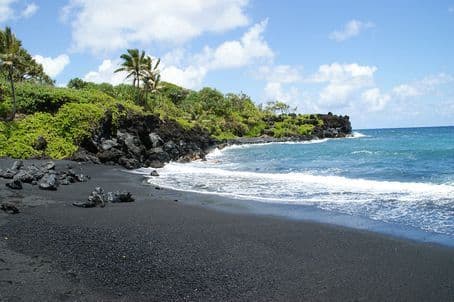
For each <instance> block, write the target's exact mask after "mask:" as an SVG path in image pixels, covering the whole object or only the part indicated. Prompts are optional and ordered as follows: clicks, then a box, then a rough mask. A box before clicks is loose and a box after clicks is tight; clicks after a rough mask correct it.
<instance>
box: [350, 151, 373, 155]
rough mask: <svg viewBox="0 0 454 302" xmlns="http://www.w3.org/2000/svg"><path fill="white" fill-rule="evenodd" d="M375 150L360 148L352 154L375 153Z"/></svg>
mask: <svg viewBox="0 0 454 302" xmlns="http://www.w3.org/2000/svg"><path fill="white" fill-rule="evenodd" d="M374 153H375V152H373V151H369V150H358V151H353V152H352V153H351V154H374Z"/></svg>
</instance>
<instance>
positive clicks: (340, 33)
mask: <svg viewBox="0 0 454 302" xmlns="http://www.w3.org/2000/svg"><path fill="white" fill-rule="evenodd" d="M374 26H375V25H374V24H373V23H372V22H362V21H358V20H350V21H348V22H347V23H346V24H345V25H344V27H343V28H342V29H341V30H336V31H333V32H332V33H330V34H329V38H330V39H331V40H334V41H337V42H343V41H345V40H348V39H350V38H353V37H355V36H357V35H359V34H360V33H361V32H363V31H365V30H367V29H369V28H372V27H374Z"/></svg>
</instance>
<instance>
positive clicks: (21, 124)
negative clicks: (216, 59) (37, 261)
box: [0, 28, 322, 158]
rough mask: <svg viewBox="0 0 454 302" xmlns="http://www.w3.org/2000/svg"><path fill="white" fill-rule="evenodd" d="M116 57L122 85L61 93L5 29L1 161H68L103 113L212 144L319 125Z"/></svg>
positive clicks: (137, 56)
mask: <svg viewBox="0 0 454 302" xmlns="http://www.w3.org/2000/svg"><path fill="white" fill-rule="evenodd" d="M121 59H122V63H121V65H120V66H119V68H118V69H117V70H116V72H123V73H124V74H125V80H126V81H127V82H129V81H130V83H128V84H120V85H111V84H108V83H101V84H98V83H92V82H87V81H84V80H83V79H80V78H74V79H72V80H70V81H69V82H68V84H67V87H55V86H54V84H53V81H52V80H51V79H50V78H49V77H48V76H47V75H46V74H45V73H44V71H43V67H42V66H41V65H40V64H38V63H37V62H36V61H35V60H33V58H32V57H31V56H30V55H29V54H28V52H27V51H26V50H25V49H23V48H22V46H21V42H20V41H19V40H18V39H17V38H16V37H15V36H14V34H13V33H12V31H11V29H9V28H6V29H5V30H4V31H0V60H1V61H0V63H1V65H0V71H1V73H0V157H1V156H11V157H16V158H30V157H36V156H49V157H52V158H66V157H69V156H71V155H72V154H73V153H74V152H75V151H76V150H77V148H78V144H79V143H80V142H81V141H82V140H83V139H85V138H87V137H90V136H91V135H92V133H93V130H94V129H95V128H96V127H98V126H99V124H100V122H101V120H102V119H103V118H104V116H105V115H106V112H107V111H109V112H110V113H112V115H113V122H114V125H113V126H114V127H115V124H116V123H118V121H119V120H121V118H122V117H123V116H124V115H126V114H131V113H133V114H140V115H148V114H152V115H158V116H159V117H160V118H161V119H171V120H175V121H177V122H178V123H179V124H180V125H181V126H183V127H184V128H187V129H190V128H194V127H200V128H203V129H205V130H207V131H209V133H210V134H211V135H212V136H213V137H215V138H216V139H218V140H224V139H232V138H236V137H257V136H262V135H268V136H274V137H287V136H303V135H310V134H311V133H312V131H313V129H314V127H316V126H320V125H321V124H322V121H321V119H319V118H318V117H317V115H302V114H296V113H295V111H296V108H295V109H291V108H290V106H289V105H287V104H285V103H283V102H279V101H275V102H270V103H267V104H266V105H265V106H261V105H260V106H257V105H256V103H255V102H254V101H253V100H252V99H251V98H250V97H249V96H247V95H246V94H244V93H239V94H235V93H227V94H223V93H221V92H220V91H218V90H216V89H213V88H209V87H205V88H202V89H200V90H198V91H195V90H190V89H186V88H183V87H180V86H178V85H175V84H172V83H168V82H161V80H160V73H159V63H160V61H159V59H153V58H152V57H151V56H148V55H147V54H146V53H145V52H144V51H139V50H138V49H128V50H127V52H126V53H125V54H123V55H122V56H121ZM39 138H44V139H45V141H46V142H47V145H46V147H45V148H44V150H42V148H38V147H37V143H36V142H37V140H38V139H39Z"/></svg>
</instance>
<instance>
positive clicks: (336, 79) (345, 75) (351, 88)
mask: <svg viewBox="0 0 454 302" xmlns="http://www.w3.org/2000/svg"><path fill="white" fill-rule="evenodd" d="M376 71H377V67H375V66H366V65H359V64H356V63H353V64H339V63H332V64H325V65H321V66H320V67H319V70H318V72H317V73H316V74H314V75H313V76H311V77H310V78H309V79H308V81H309V82H313V83H326V84H327V85H326V86H325V87H324V88H323V89H322V90H321V91H320V93H319V97H320V99H319V102H322V103H324V104H325V105H332V106H346V105H347V104H348V102H349V98H350V97H351V96H352V94H354V93H356V92H358V91H359V90H361V89H363V88H365V87H370V86H372V85H373V84H374V78H373V77H374V73H375V72H376Z"/></svg>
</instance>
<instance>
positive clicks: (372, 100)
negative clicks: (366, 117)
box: [361, 88, 391, 111]
mask: <svg viewBox="0 0 454 302" xmlns="http://www.w3.org/2000/svg"><path fill="white" fill-rule="evenodd" d="M361 98H362V100H363V102H365V104H366V105H367V109H368V111H381V110H383V109H384V108H385V107H386V105H387V104H388V102H389V100H390V99H391V97H390V96H389V95H388V94H382V93H381V92H380V89H378V88H372V89H369V90H366V91H364V92H363V93H362V95H361Z"/></svg>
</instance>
